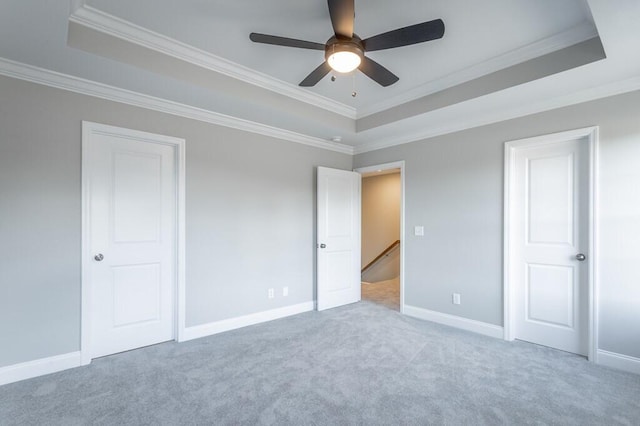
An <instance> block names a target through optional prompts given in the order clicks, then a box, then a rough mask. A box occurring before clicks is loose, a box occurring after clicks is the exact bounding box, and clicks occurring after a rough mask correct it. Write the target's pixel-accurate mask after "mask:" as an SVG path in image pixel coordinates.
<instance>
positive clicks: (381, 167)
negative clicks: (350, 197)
mask: <svg viewBox="0 0 640 426" xmlns="http://www.w3.org/2000/svg"><path fill="white" fill-rule="evenodd" d="M391 169H400V313H402V314H404V253H405V251H404V243H405V239H406V238H405V233H404V161H395V162H393V163H384V164H378V165H375V166H367V167H359V168H357V169H354V170H353V171H354V172H358V173H360V174H364V173H370V172H375V171H378V170H381V171H384V170H391ZM361 214H362V213H361ZM361 251H362V250H361Z"/></svg>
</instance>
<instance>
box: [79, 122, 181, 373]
mask: <svg viewBox="0 0 640 426" xmlns="http://www.w3.org/2000/svg"><path fill="white" fill-rule="evenodd" d="M93 135H107V136H116V137H122V138H126V139H129V140H132V141H140V142H146V143H155V144H161V145H169V146H171V147H173V149H174V152H175V162H176V192H177V193H176V210H177V211H176V228H175V229H176V239H175V241H176V243H175V244H176V246H175V262H176V265H175V266H176V268H175V271H176V276H175V280H174V282H175V288H174V302H175V308H174V326H175V330H174V339H176V340H177V341H179V342H180V341H183V340H184V331H185V253H186V251H185V165H186V157H185V144H186V142H185V140H184V139H180V138H175V137H171V136H164V135H157V134H153V133H147V132H141V131H137V130H130V129H124V128H121V127H114V126H108V125H105V124H98V123H92V122H89V121H83V122H82V255H81V257H82V260H81V267H82V273H81V280H82V283H81V293H82V302H81V303H82V308H81V326H80V329H81V337H80V339H81V341H80V353H81V363H82V365H87V364H89V363H90V362H91V350H90V348H91V279H90V277H91V274H90V273H89V271H90V268H91V259H92V253H91V252H90V244H89V243H90V241H91V235H90V230H91V226H90V225H91V224H90V205H89V202H90V197H89V195H90V191H91V187H90V181H89V173H88V165H89V152H90V150H91V140H92V138H93Z"/></svg>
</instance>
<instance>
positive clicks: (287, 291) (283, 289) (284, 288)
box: [282, 287, 289, 297]
mask: <svg viewBox="0 0 640 426" xmlns="http://www.w3.org/2000/svg"><path fill="white" fill-rule="evenodd" d="M282 295H283V296H285V297H287V296H288V295H289V287H282Z"/></svg>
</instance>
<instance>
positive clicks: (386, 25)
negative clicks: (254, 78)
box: [88, 0, 597, 110]
mask: <svg viewBox="0 0 640 426" xmlns="http://www.w3.org/2000/svg"><path fill="white" fill-rule="evenodd" d="M88 4H89V5H91V6H93V7H95V8H97V9H99V10H101V11H103V12H107V13H109V14H112V15H114V16H117V17H119V18H122V19H124V20H126V21H129V22H131V23H134V24H136V25H140V26H142V27H144V28H147V29H150V30H152V31H155V32H158V33H160V34H163V35H166V36H168V37H171V38H173V39H175V40H178V41H181V42H183V43H186V44H188V45H191V46H194V47H196V48H198V49H202V50H205V51H207V52H210V53H212V54H214V55H217V56H220V57H222V58H225V59H228V60H230V61H233V62H235V63H237V64H240V65H243V66H246V67H248V68H250V69H252V70H255V71H259V72H261V73H265V74H267V75H269V76H271V77H273V78H276V79H279V80H282V81H284V82H287V83H290V84H294V85H297V84H298V83H299V82H300V81H301V80H302V79H303V78H304V77H306V75H307V74H308V73H310V72H311V71H312V70H313V69H315V68H316V67H317V66H318V65H319V64H320V63H321V62H322V61H323V60H324V52H322V51H313V50H305V49H295V48H286V47H279V46H271V45H264V44H255V43H252V42H251V41H250V40H249V33H251V32H252V31H254V32H261V33H266V34H274V35H281V36H285V37H291V38H299V39H304V40H309V41H315V42H319V43H324V42H325V41H326V40H327V39H328V38H329V37H330V36H332V35H333V32H332V29H331V21H330V19H329V12H328V9H327V4H326V1H325V0H315V1H304V2H303V1H299V0H272V1H264V0H253V1H251V0H244V1H234V2H230V1H228V0H182V1H180V2H176V1H175V0H136V1H131V0H88ZM436 18H441V19H443V20H444V22H445V28H446V30H445V36H444V37H443V38H442V39H441V40H436V41H431V42H427V43H421V44H418V45H413V46H407V47H402V48H397V49H390V50H385V51H378V52H371V53H369V54H368V56H370V57H371V58H372V59H374V60H376V61H378V62H379V63H381V64H382V65H384V66H386V67H387V68H389V69H390V70H391V71H392V72H394V73H395V74H396V75H398V76H399V77H400V81H399V82H398V83H396V84H394V85H392V86H390V87H387V88H383V87H381V86H379V85H378V84H377V83H375V82H373V81H371V80H370V79H369V78H367V77H366V76H364V75H363V74H362V73H359V72H357V73H353V74H350V75H346V76H343V75H339V74H338V75H337V77H338V79H337V81H336V82H331V80H330V78H328V77H326V78H324V79H323V80H322V81H321V82H320V83H319V84H318V85H316V86H315V87H313V88H309V89H303V90H309V91H311V92H314V93H318V94H320V95H323V96H326V97H329V98H331V99H334V100H336V101H338V102H341V103H344V104H346V105H349V106H352V107H355V108H356V109H357V110H359V109H362V108H363V107H365V106H370V105H372V104H378V103H381V102H383V101H386V100H388V99H389V98H393V97H396V96H398V95H401V94H403V93H407V92H412V91H415V90H416V89H418V88H420V87H423V86H425V85H428V84H429V83H433V82H434V81H437V80H442V79H443V78H444V77H446V76H450V75H452V74H455V73H459V72H461V71H463V70H465V69H468V68H470V67H473V66H476V65H477V64H480V63H484V62H487V61H489V60H492V59H495V58H498V57H501V56H504V55H505V54H513V53H514V52H517V51H520V50H525V49H526V48H527V47H529V46H530V45H532V44H534V43H544V42H545V41H548V44H547V46H540V48H541V49H543V51H544V49H552V50H555V49H558V48H559V47H566V46H559V45H558V44H557V43H558V39H559V38H561V41H560V43H563V42H565V40H568V42H569V43H572V44H573V43H576V42H578V41H583V40H585V39H587V38H590V37H593V36H595V35H597V32H596V29H595V26H594V24H593V20H592V18H591V14H590V12H589V9H588V6H587V5H586V3H585V1H584V0H535V1H533V0H490V1H469V0H430V1H425V0H395V1H388V0H368V1H356V19H355V32H356V33H357V34H358V35H359V36H360V37H362V38H366V37H370V36H373V35H376V34H379V33H382V32H386V31H389V30H393V29H396V28H400V27H405V26H408V25H412V24H416V23H419V22H423V21H429V20H432V19H436ZM540 53H541V51H540V50H537V51H536V52H534V53H533V54H536V55H539V54H540ZM530 55H531V54H530ZM520 59H521V60H524V59H530V58H528V57H526V56H525V57H524V58H520ZM354 76H355V81H354ZM354 84H355V88H356V91H357V93H358V95H357V96H356V97H355V98H353V97H352V96H351V92H352V90H353V87H354ZM442 88H444V87H442V85H440V86H438V85H436V86H433V85H432V86H431V87H430V89H431V90H429V92H432V91H436V90H439V89H442ZM424 94H426V93H424Z"/></svg>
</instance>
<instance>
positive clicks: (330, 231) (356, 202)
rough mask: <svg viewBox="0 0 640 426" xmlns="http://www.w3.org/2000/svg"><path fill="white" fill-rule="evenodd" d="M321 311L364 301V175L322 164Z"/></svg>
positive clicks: (319, 184) (319, 232) (320, 174)
mask: <svg viewBox="0 0 640 426" xmlns="http://www.w3.org/2000/svg"><path fill="white" fill-rule="evenodd" d="M317 259H318V276H317V278H318V281H317V284H318V292H317V300H318V310H319V311H321V310H324V309H329V308H335V307H337V306H342V305H346V304H349V303H354V302H358V301H359V300H360V174H359V173H355V172H349V171H345V170H336V169H329V168H326V167H318V244H317Z"/></svg>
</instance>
